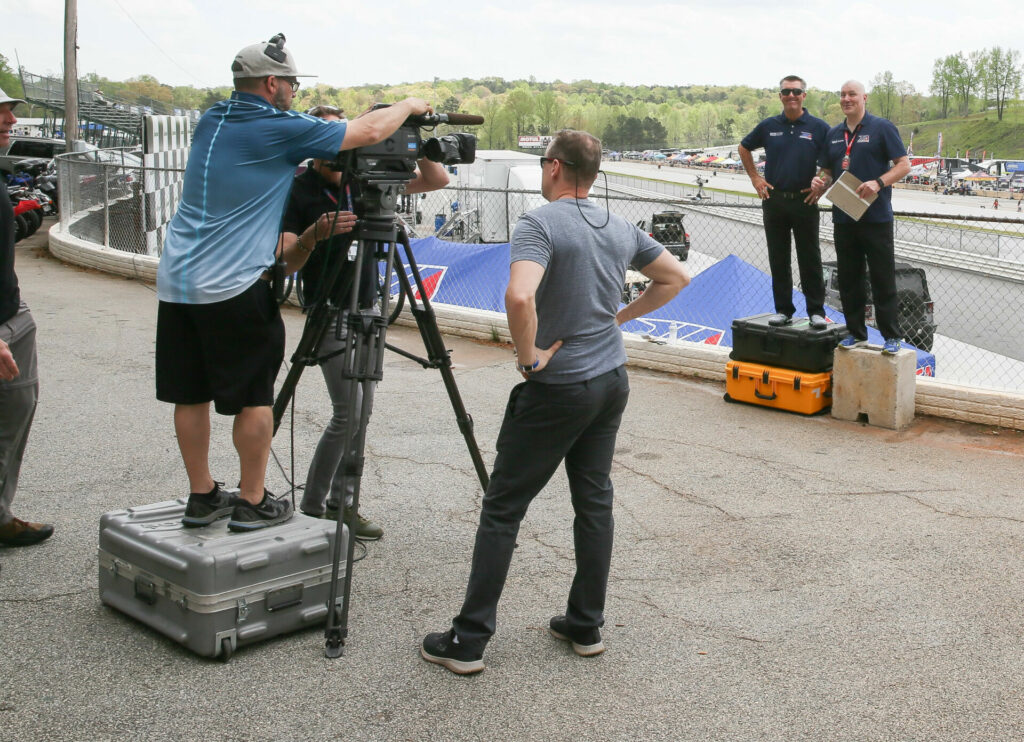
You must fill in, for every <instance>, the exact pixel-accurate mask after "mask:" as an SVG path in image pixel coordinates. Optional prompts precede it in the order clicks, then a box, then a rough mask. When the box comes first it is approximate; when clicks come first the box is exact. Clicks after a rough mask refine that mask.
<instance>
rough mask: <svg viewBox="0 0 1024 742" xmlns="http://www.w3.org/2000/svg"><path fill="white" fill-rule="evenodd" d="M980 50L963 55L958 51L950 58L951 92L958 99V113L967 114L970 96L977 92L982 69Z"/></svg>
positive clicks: (969, 110)
mask: <svg viewBox="0 0 1024 742" xmlns="http://www.w3.org/2000/svg"><path fill="white" fill-rule="evenodd" d="M983 66H984V63H983V56H982V52H978V51H975V52H971V53H970V54H968V55H966V56H965V55H964V53H963V52H959V53H958V54H956V55H954V56H953V57H951V58H950V67H949V69H950V73H951V75H952V83H953V93H954V95H955V96H956V97H957V99H959V101H960V113H961V115H963V116H967V114H969V113H970V112H971V98H972V96H973V95H974V94H975V93H976V92H977V89H978V86H979V84H980V82H981V74H982V71H983Z"/></svg>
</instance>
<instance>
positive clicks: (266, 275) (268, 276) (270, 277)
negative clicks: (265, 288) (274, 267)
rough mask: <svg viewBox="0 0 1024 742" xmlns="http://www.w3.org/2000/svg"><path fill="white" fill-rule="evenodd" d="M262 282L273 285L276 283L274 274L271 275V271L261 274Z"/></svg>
mask: <svg viewBox="0 0 1024 742" xmlns="http://www.w3.org/2000/svg"><path fill="white" fill-rule="evenodd" d="M260 280H261V281H266V282H267V283H273V282H274V274H273V273H271V272H270V270H265V271H263V272H262V273H260Z"/></svg>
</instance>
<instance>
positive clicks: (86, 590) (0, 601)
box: [0, 587, 96, 605]
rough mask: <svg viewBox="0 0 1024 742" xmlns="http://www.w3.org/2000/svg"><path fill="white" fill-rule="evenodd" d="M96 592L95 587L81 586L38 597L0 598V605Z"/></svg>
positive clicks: (37, 601) (38, 601)
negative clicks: (68, 590) (66, 591)
mask: <svg viewBox="0 0 1024 742" xmlns="http://www.w3.org/2000/svg"><path fill="white" fill-rule="evenodd" d="M91 592H96V588H95V587H83V588H82V589H81V590H72V591H71V592H68V593H54V594H52V595H41V596H40V597H38V598H0V605H2V604H4V603H45V602H46V601H47V600H53V599H54V598H71V597H74V596H76V595H82V594H83V593H91Z"/></svg>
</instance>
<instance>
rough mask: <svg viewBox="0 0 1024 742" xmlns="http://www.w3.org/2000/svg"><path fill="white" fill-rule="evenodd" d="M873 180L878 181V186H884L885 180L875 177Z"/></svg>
mask: <svg viewBox="0 0 1024 742" xmlns="http://www.w3.org/2000/svg"><path fill="white" fill-rule="evenodd" d="M875 182H876V183H878V187H879V188H885V181H884V180H882V179H881V178H875Z"/></svg>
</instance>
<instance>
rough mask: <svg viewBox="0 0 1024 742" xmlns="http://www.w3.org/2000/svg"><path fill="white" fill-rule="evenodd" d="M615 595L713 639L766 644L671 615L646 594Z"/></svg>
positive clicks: (751, 637)
mask: <svg viewBox="0 0 1024 742" xmlns="http://www.w3.org/2000/svg"><path fill="white" fill-rule="evenodd" d="M615 597H616V598H618V599H619V600H622V601H624V602H627V603H636V604H639V605H643V606H647V607H648V608H651V609H653V610H654V611H656V612H657V613H658V616H659V618H666V619H671V620H673V621H676V622H678V623H680V624H682V625H683V626H687V627H689V628H691V629H694V630H698V631H702V632H704V633H705V634H708V635H709V636H711V637H712V638H714V639H731V640H736V641H745V642H752V643H754V644H766V643H767V641H766V640H765V639H758V638H756V637H753V636H747V635H746V634H736V633H729V632H723V631H722V630H721V629H719V628H718V627H715V626H711V625H709V624H706V623H702V622H700V621H693V620H691V619H688V618H684V617H683V616H673V615H671V614H669V613H668V612H667V611H666V610H665V609H664V608H662V607H661V606H660V605H658V604H657V603H655V602H654V601H653V600H652V599H651V598H649V597H648V596H646V595H643V596H636V597H626V596H623V595H616V596H615Z"/></svg>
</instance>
